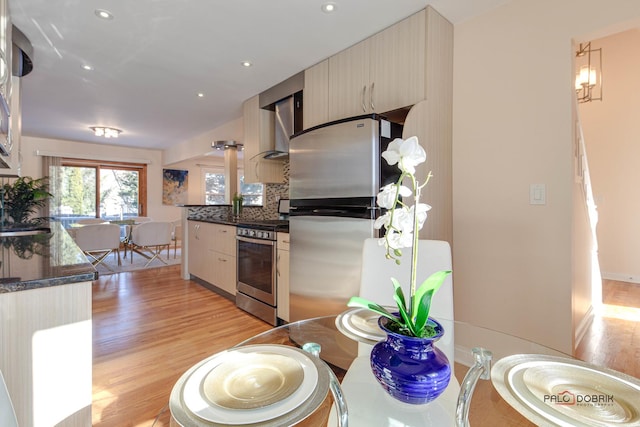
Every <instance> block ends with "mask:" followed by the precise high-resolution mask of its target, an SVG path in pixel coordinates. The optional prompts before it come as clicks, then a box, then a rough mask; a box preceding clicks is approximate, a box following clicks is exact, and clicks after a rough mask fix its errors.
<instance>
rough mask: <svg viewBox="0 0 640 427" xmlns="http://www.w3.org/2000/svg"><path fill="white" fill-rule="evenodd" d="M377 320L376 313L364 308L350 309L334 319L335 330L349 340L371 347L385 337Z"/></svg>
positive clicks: (377, 315)
mask: <svg viewBox="0 0 640 427" xmlns="http://www.w3.org/2000/svg"><path fill="white" fill-rule="evenodd" d="M378 318H380V315H379V314H378V313H375V312H373V311H371V310H367V309H366V308H351V309H349V310H346V311H343V312H342V313H340V314H339V315H338V316H337V317H336V328H338V330H339V331H340V332H342V333H343V334H344V335H346V336H348V337H349V338H351V339H354V340H356V341H359V342H363V343H366V344H371V345H373V344H376V343H377V342H378V341H381V340H383V339H385V338H386V337H387V335H386V334H385V333H384V331H383V330H382V329H380V326H378Z"/></svg>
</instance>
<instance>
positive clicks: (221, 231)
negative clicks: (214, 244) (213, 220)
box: [218, 230, 227, 233]
mask: <svg viewBox="0 0 640 427" xmlns="http://www.w3.org/2000/svg"><path fill="white" fill-rule="evenodd" d="M218 232H219V233H226V232H227V230H218Z"/></svg>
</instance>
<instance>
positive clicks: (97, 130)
mask: <svg viewBox="0 0 640 427" xmlns="http://www.w3.org/2000/svg"><path fill="white" fill-rule="evenodd" d="M89 129H91V130H92V131H93V134H94V135H95V136H104V137H105V138H117V137H118V135H120V134H121V133H122V131H121V130H120V129H116V128H108V127H104V126H91V127H90V128H89Z"/></svg>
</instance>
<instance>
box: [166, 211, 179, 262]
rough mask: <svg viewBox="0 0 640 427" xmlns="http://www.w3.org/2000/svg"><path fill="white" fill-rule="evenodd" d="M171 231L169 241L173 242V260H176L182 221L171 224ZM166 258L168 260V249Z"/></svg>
mask: <svg viewBox="0 0 640 427" xmlns="http://www.w3.org/2000/svg"><path fill="white" fill-rule="evenodd" d="M172 225H173V230H172V231H171V241H172V242H173V259H176V254H177V252H178V241H180V244H181V245H182V220H179V219H178V220H175V221H173V222H172ZM167 258H169V248H167Z"/></svg>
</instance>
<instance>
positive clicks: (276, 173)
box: [242, 95, 284, 184]
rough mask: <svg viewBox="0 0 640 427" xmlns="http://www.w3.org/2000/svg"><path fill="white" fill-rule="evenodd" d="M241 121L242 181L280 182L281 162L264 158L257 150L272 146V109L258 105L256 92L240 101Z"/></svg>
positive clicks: (282, 171) (261, 150)
mask: <svg viewBox="0 0 640 427" xmlns="http://www.w3.org/2000/svg"><path fill="white" fill-rule="evenodd" d="M242 119H243V125H244V141H243V143H244V182H246V183H257V182H261V183H278V184H280V183H282V182H284V169H283V163H282V161H280V160H265V159H263V158H261V157H260V156H259V154H260V153H262V152H265V151H268V150H271V149H273V144H274V139H275V122H274V120H275V117H274V113H273V111H269V110H263V109H262V108H260V102H259V96H258V95H256V96H254V97H253V98H249V99H248V100H246V101H245V102H244V104H243V109H242Z"/></svg>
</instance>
